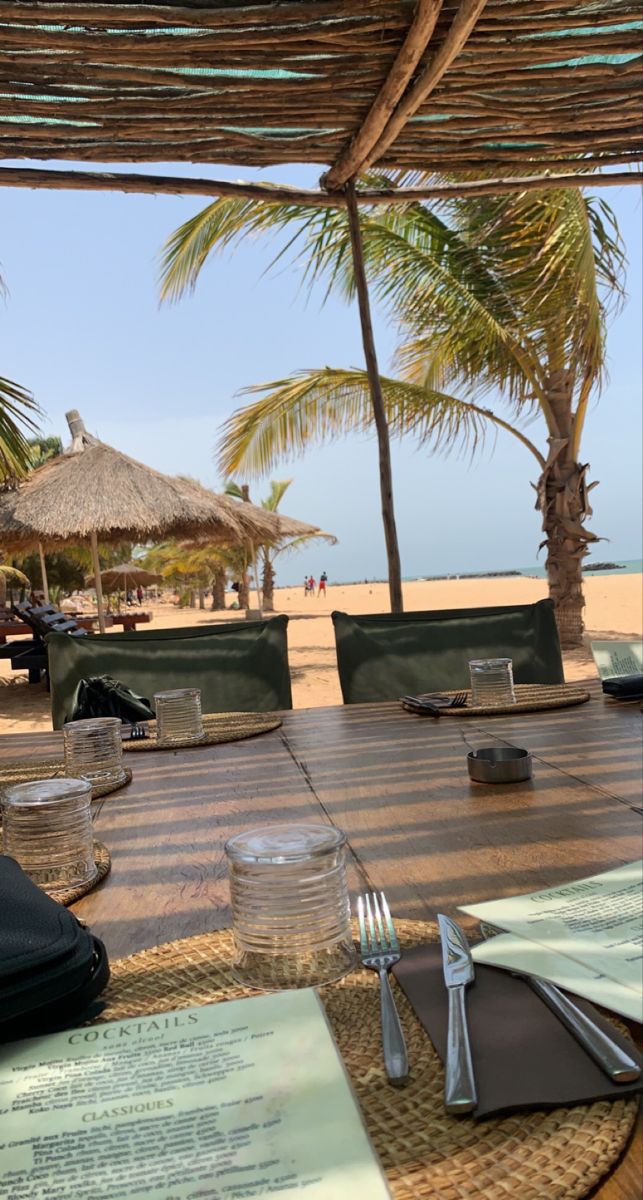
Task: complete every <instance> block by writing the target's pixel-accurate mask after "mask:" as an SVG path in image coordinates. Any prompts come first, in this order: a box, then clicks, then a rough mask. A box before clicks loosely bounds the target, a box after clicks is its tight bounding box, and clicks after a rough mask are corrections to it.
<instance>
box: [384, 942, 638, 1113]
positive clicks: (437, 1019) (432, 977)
mask: <svg viewBox="0 0 643 1200" xmlns="http://www.w3.org/2000/svg"><path fill="white" fill-rule="evenodd" d="M394 972H395V976H396V979H397V980H398V983H399V984H400V985H401V987H402V988H403V990H404V992H405V993H406V996H407V998H408V1000H409V1001H410V1003H411V1005H412V1006H413V1008H414V1010H415V1013H416V1015H417V1017H418V1019H419V1020H420V1021H421V1023H422V1025H423V1026H424V1028H425V1029H426V1031H427V1033H428V1035H429V1037H430V1038H431V1041H432V1043H433V1045H434V1046H435V1049H436V1051H437V1053H438V1055H439V1056H440V1058H441V1059H442V1062H444V1060H445V1057H446V1045H447V1017H448V996H447V989H446V986H445V983H444V977H443V974H442V952H441V950H440V947H439V946H438V945H430V946H414V947H413V948H412V949H410V950H407V951H405V953H404V956H403V958H402V960H401V961H400V962H399V963H398V964H397V966H396V967H394ZM475 972H476V974H475V982H474V983H472V984H471V985H470V986H469V987H468V988H467V993H466V996H467V1017H468V1024H469V1037H470V1041H471V1055H472V1058H473V1069H474V1073H475V1078H476V1084H477V1091H478V1107H477V1108H476V1110H475V1112H474V1114H473V1115H474V1117H476V1118H480V1117H489V1116H491V1115H492V1114H495V1113H500V1112H508V1111H510V1110H512V1109H521V1108H558V1107H559V1106H560V1105H571V1104H586V1103H589V1102H591V1101H593V1100H613V1099H614V1100H616V1099H618V1098H619V1097H621V1098H622V1097H623V1096H631V1095H634V1094H635V1093H636V1092H640V1091H642V1090H643V1082H642V1081H641V1080H639V1081H638V1082H636V1083H626V1084H615V1083H612V1082H611V1081H610V1080H609V1079H608V1078H607V1076H606V1075H604V1074H603V1072H602V1071H601V1069H600V1067H598V1066H597V1065H596V1063H595V1062H594V1060H593V1059H591V1058H590V1057H589V1055H588V1054H587V1053H586V1052H585V1050H583V1048H582V1046H580V1045H579V1043H578V1042H577V1041H576V1040H575V1038H573V1037H572V1035H571V1033H569V1032H568V1030H567V1029H566V1028H565V1026H564V1025H563V1024H562V1022H561V1021H560V1020H559V1019H558V1017H556V1016H555V1015H554V1013H553V1012H552V1011H551V1009H549V1008H548V1007H547V1005H546V1004H545V1003H544V1002H543V1001H542V1000H541V999H540V998H539V997H538V996H537V995H536V993H535V992H534V991H532V989H531V988H530V987H529V984H528V983H527V982H526V981H525V980H524V979H520V978H517V977H516V976H514V975H511V974H510V973H509V972H508V971H502V970H499V969H498V968H496V967H485V966H480V965H479V964H476V968H475ZM571 999H573V1000H574V1002H575V1003H576V1004H578V1007H579V1008H582V1010H583V1012H585V1013H586V1014H587V1015H588V1016H589V1017H591V1018H592V1020H594V1021H596V1024H597V1025H600V1027H601V1028H602V1029H604V1030H605V1032H606V1033H607V1034H608V1035H609V1036H610V1037H611V1038H612V1039H613V1040H614V1041H615V1042H617V1043H618V1045H619V1046H621V1047H622V1049H623V1050H626V1051H627V1053H628V1054H631V1055H632V1058H634V1059H635V1060H636V1061H637V1062H638V1063H639V1064H640V1065H643V1058H642V1057H641V1055H640V1054H639V1053H638V1052H637V1050H636V1049H635V1047H634V1046H633V1045H632V1043H631V1042H630V1041H629V1039H628V1038H626V1037H624V1036H623V1035H622V1034H620V1033H619V1032H618V1031H617V1030H616V1029H615V1028H614V1026H613V1025H612V1024H611V1023H610V1022H609V1021H607V1020H605V1019H604V1018H603V1017H601V1016H599V1014H598V1013H597V1012H596V1009H594V1008H593V1007H592V1005H591V1004H589V1002H588V1001H586V1000H579V999H578V997H576V996H573V997H571ZM411 1066H412V1064H411Z"/></svg>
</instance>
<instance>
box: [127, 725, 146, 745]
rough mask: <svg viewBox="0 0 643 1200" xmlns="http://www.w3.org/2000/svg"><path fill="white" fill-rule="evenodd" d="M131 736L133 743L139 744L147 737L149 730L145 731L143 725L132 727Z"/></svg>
mask: <svg viewBox="0 0 643 1200" xmlns="http://www.w3.org/2000/svg"><path fill="white" fill-rule="evenodd" d="M129 736H130V741H131V742H138V741H139V740H140V739H141V738H146V737H147V729H145V727H144V726H143V725H139V724H136V725H132V730H131V733H130V735H129Z"/></svg>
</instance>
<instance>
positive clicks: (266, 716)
mask: <svg viewBox="0 0 643 1200" xmlns="http://www.w3.org/2000/svg"><path fill="white" fill-rule="evenodd" d="M281 723H282V721H281V717H276V716H275V714H274V713H249V712H239V713H236V712H230V713H206V714H205V715H204V717H203V730H204V733H205V737H204V739H203V741H202V742H175V743H174V745H172V746H159V745H158V744H157V741H156V721H146V722H145V728H146V730H147V734H148V736H147V737H145V738H135V739H134V741H130V740H129V738H128V739H127V740H125V739H124V740H123V750H192V749H195V750H198V748H199V746H216V745H217V744H219V743H220V742H239V741H241V739H242V738H249V737H256V735H257V734H258V733H269V732H270V730H271V729H278V728H279V726H280V725H281Z"/></svg>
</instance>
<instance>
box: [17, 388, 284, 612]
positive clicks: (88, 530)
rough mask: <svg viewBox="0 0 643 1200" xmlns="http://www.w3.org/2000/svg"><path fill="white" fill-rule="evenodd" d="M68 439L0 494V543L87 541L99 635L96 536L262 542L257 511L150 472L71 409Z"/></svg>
mask: <svg viewBox="0 0 643 1200" xmlns="http://www.w3.org/2000/svg"><path fill="white" fill-rule="evenodd" d="M66 416H67V421H68V424H69V428H70V431H71V434H72V444H71V446H70V447H69V449H68V450H65V451H64V452H63V454H60V455H59V456H58V457H57V458H53V459H50V461H49V462H47V463H45V464H44V465H43V466H42V467H38V468H37V469H36V470H35V471H32V472H31V474H30V475H29V476H28V477H27V479H26V480H25V481H24V482H23V483H21V484H20V485H19V486H18V487H17V488H16V489H15V490H14V491H12V492H5V494H4V495H3V496H1V497H0V544H3V545H4V546H6V547H7V548H9V549H14V550H18V549H25V548H27V547H31V546H34V545H37V544H38V543H41V544H43V545H45V546H47V547H59V546H63V545H65V544H66V543H69V542H77V541H79V540H80V539H85V538H87V539H88V540H89V542H90V545H91V551H92V563H93V568H94V576H95V581H96V600H97V604H98V623H99V628H100V630H101V632H104V629H105V621H104V610H103V595H102V588H101V582H100V563H99V561H98V540H99V539H100V540H101V541H103V542H119V541H141V540H150V539H152V538H157V537H186V538H189V537H194V536H195V535H197V534H202V535H204V536H207V537H208V539H209V540H210V541H212V542H217V543H219V544H223V545H225V544H230V543H232V544H234V543H238V542H243V541H246V540H248V539H249V538H251V537H253V538H254V540H255V541H257V542H261V541H265V540H266V539H265V528H266V526H265V515H264V514H263V510H259V511H260V512H261V513H262V519H261V521H260V522H259V523H254V522H253V519H252V514H251V513H250V512H248V511H246V512H244V519H243V521H241V520H240V519H239V517H238V516H237V513H236V509H237V506H236V505H234V504H233V503H232V501H230V500H228V499H227V497H225V496H217V495H216V494H215V493H214V492H210V491H208V489H207V488H204V487H201V485H200V484H198V483H194V482H193V481H191V480H185V479H180V478H173V477H171V476H169V475H162V474H161V472H160V471H154V470H152V468H151V467H146V466H144V465H143V464H142V463H139V462H136V461H135V459H133V458H129V457H128V456H127V455H126V454H122V453H121V451H120V450H115V449H113V447H111V446H107V445H106V444H105V443H104V442H100V441H99V440H98V439H97V438H95V437H93V436H92V435H91V434H89V433H87V431H86V430H85V426H84V424H83V422H82V420H81V418H80V416H79V414H78V413H77V412H76V410H75V409H74V410H72V411H71V412H69V413H67V414H66Z"/></svg>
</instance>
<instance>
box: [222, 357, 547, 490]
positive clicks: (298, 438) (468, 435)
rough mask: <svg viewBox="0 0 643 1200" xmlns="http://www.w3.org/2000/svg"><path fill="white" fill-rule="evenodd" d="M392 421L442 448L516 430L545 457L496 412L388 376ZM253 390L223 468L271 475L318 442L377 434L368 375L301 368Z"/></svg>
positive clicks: (225, 446) (234, 424)
mask: <svg viewBox="0 0 643 1200" xmlns="http://www.w3.org/2000/svg"><path fill="white" fill-rule="evenodd" d="M381 383H382V392H383V397H384V405H385V409H386V416H387V420H388V423H389V427H390V430H391V434H392V436H393V437H396V436H399V437H401V436H403V435H406V434H410V435H411V436H413V437H415V438H416V439H417V440H418V441H419V442H420V443H421V444H423V445H427V446H430V447H431V448H432V449H434V450H440V451H443V452H448V451H450V450H453V449H456V448H457V449H460V450H464V451H466V450H470V451H472V450H474V449H475V448H476V447H477V446H478V445H479V444H480V443H481V442H482V441H483V440H484V437H485V432H486V430H487V428H488V426H489V425H491V426H493V425H495V426H496V427H502V428H505V429H507V430H508V431H509V432H513V433H515V435H516V436H517V437H519V439H520V440H521V441H523V442H524V444H525V445H527V446H528V447H529V448H530V449H531V450H533V452H534V453H535V454H536V455H537V456H538V451H537V450H536V449H535V447H533V446H532V445H531V443H529V442H528V439H526V437H525V436H524V434H522V433H521V432H520V431H519V430H514V428H513V427H512V426H511V425H510V424H509V423H508V422H506V421H503V420H502V419H501V418H500V417H499V416H498V415H497V414H495V413H493V412H492V411H491V410H488V409H483V408H481V407H480V406H478V405H475V404H473V403H472V402H471V401H467V400H461V399H457V398H456V397H454V396H451V395H447V394H445V393H444V392H439V391H436V390H434V389H431V388H427V387H421V386H419V385H417V384H413V383H409V382H407V381H406V380H399V379H389V378H386V377H382V379H381ZM247 393H250V394H257V393H265V394H263V395H262V396H261V398H260V399H259V400H255V401H254V402H253V403H252V404H249V405H247V406H246V407H245V408H241V409H239V410H238V411H237V412H236V413H234V414H233V415H232V417H231V418H230V419H229V420H228V421H227V422H226V424H225V425H224V427H223V432H222V436H221V439H220V442H219V464H220V467H221V470H222V471H224V472H226V473H230V472H233V471H236V470H240V469H243V471H244V472H246V473H248V474H249V475H255V476H258V475H263V474H266V473H267V472H269V471H270V470H272V468H273V467H274V465H275V464H276V463H277V462H278V461H279V460H280V459H283V458H287V457H291V456H294V455H298V454H303V453H304V452H305V451H306V450H308V449H310V446H311V445H312V444H317V445H319V444H323V443H328V442H331V441H333V440H335V439H336V438H339V437H341V436H343V435H344V434H346V433H362V434H363V433H370V432H371V431H372V429H373V409H372V403H371V394H370V388H369V383H368V376H367V374H366V371H360V370H356V369H355V370H341V369H337V368H332V367H325V368H323V369H322V370H321V371H300V372H297V373H296V374H295V375H292V376H291V377H290V378H289V379H282V380H276V381H274V382H273V383H265V384H259V385H257V386H255V387H252V388H248V389H247Z"/></svg>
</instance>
